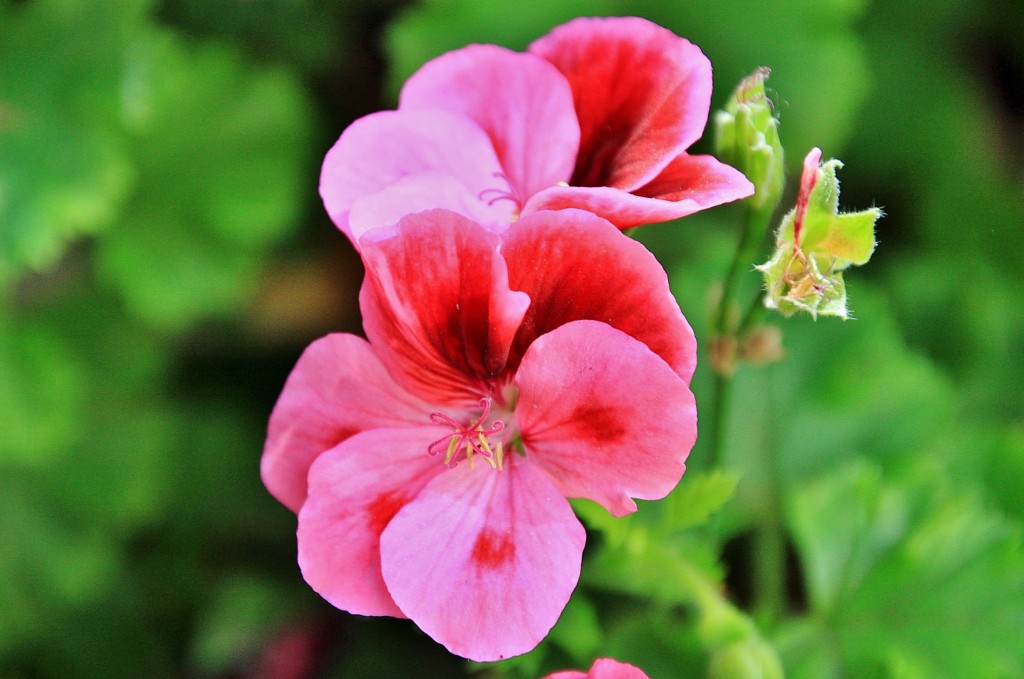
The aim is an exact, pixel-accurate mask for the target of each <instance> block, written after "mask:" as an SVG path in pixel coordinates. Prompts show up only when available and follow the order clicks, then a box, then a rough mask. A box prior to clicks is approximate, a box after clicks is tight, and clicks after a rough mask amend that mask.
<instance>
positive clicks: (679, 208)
mask: <svg viewBox="0 0 1024 679" xmlns="http://www.w3.org/2000/svg"><path fill="white" fill-rule="evenodd" d="M753 193H754V185H753V184H751V183H750V181H749V180H748V179H747V178H746V177H745V176H743V173H742V172H740V171H739V170H737V169H735V168H733V167H730V166H729V165H726V164H725V163H721V162H719V161H717V160H716V159H715V158H713V157H711V156H691V155H687V154H685V153H684V154H681V155H679V156H678V157H677V158H676V159H675V160H673V161H672V162H671V163H669V165H668V167H666V168H665V169H664V170H662V172H661V174H659V175H658V176H657V177H655V178H654V180H652V181H651V182H650V183H648V184H646V185H644V186H641V187H640V188H639V189H636V190H635V191H634V192H633V193H627V192H625V191H620V190H619V189H614V188H610V187H576V186H555V187H552V188H549V189H546V190H544V191H542V192H540V193H538V194H537V195H535V196H533V198H531V199H530V201H529V202H528V203H527V205H526V207H525V208H524V209H523V213H524V214H526V213H530V212H535V211H538V210H562V209H565V208H571V207H576V208H582V209H584V210H588V211H590V212H593V213H595V214H597V215H600V216H601V217H604V218H605V219H607V220H608V221H610V222H611V223H612V224H614V225H615V226H617V227H619V228H620V229H628V228H631V227H634V226H642V225H644V224H654V223H656V222H665V221H669V220H671V219H679V218H680V217H685V216H687V215H690V214H693V213H694V212H699V211H700V210H705V209H707V208H710V207H715V206H716V205H722V204H723V203H729V202H732V201H734V200H739V199H741V198H746V197H747V196H750V195H752V194H753Z"/></svg>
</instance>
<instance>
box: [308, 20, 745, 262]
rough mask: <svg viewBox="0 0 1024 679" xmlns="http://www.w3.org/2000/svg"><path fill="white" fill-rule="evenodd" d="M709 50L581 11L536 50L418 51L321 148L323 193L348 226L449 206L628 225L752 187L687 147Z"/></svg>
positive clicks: (697, 130)
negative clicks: (422, 58) (385, 94)
mask: <svg viewBox="0 0 1024 679" xmlns="http://www.w3.org/2000/svg"><path fill="white" fill-rule="evenodd" d="M710 102H711V63H710V62H709V61H708V59H707V57H705V56H704V54H703V53H702V52H701V51H700V49H699V48H697V47H696V46H695V45H693V44H691V43H690V42H688V41H687V40H684V39H683V38H680V37H678V36H676V35H674V34H673V33H672V32H670V31H668V30H666V29H664V28H662V27H660V26H658V25H656V24H653V23H651V22H649V21H646V20H644V19H639V18H636V17H618V18H606V19H591V18H584V19H576V20H574V21H571V22H569V23H567V24H564V25H562V26H560V27H558V28H556V29H555V30H553V31H552V32H551V33H550V34H549V35H547V36H545V37H543V38H541V39H540V40H538V41H537V42H535V43H534V44H533V45H532V46H531V47H530V50H529V52H527V53H520V52H513V51H511V50H507V49H504V48H501V47H497V46H495V45H471V46H469V47H466V48H464V49H460V50H456V51H454V52H449V53H448V54H445V55H442V56H440V57H438V58H437V59H434V60H432V61H430V62H428V63H427V64H425V65H424V66H423V67H422V68H421V69H420V70H419V71H417V72H416V73H415V74H414V75H413V76H412V77H411V78H410V79H409V81H408V82H407V83H406V84H405V87H404V88H403V89H402V93H401V97H400V101H399V108H398V110H397V111H384V112H379V113H374V114H371V115H368V116H366V117H364V118H361V119H359V120H357V121H356V122H354V123H353V124H352V125H351V126H350V127H349V128H348V129H346V130H345V132H344V133H343V134H342V135H341V138H340V139H339V140H338V142H337V143H336V144H335V145H334V147H333V148H331V150H330V151H329V152H328V154H327V157H326V158H325V160H324V165H323V171H322V174H321V176H320V193H321V196H322V197H323V200H324V204H325V205H326V207H327V211H328V213H329V214H330V215H331V218H332V219H333V220H334V221H335V223H336V224H337V225H338V226H339V227H340V228H341V230H342V231H344V232H345V233H346V234H348V235H349V237H350V238H352V239H353V242H355V241H356V240H358V237H359V236H360V235H361V234H362V233H364V232H365V231H367V230H369V229H370V228H373V227H376V226H379V225H382V224H394V223H395V222H397V221H398V219H399V218H401V216H403V215H404V214H407V213H409V212H414V211H419V210H426V209H430V208H435V207H445V208H449V209H452V210H454V211H456V212H459V213H460V214H463V215H465V216H467V217H470V218H471V219H473V220H475V221H478V222H480V223H481V224H484V225H486V226H488V227H489V228H492V229H494V230H496V231H501V230H504V229H505V228H506V227H507V226H508V224H509V222H511V221H514V220H515V219H518V218H519V217H520V216H522V215H527V214H530V213H533V212H536V211H539V210H550V209H562V208H569V207H577V208H582V209H585V210H589V211H591V212H594V213H596V214H598V215H601V216H603V217H605V218H606V219H608V220H609V221H611V222H612V223H614V224H615V225H616V226H618V227H620V228H628V227H632V226H637V225H640V224H649V223H653V222H661V221H666V220H670V219H676V218H678V217H683V216H686V215H689V214H691V213H693V212H697V211H698V210H703V209H705V208H709V207H713V206H715V205H720V204H722V203H727V202H730V201H734V200H737V199H740V198H745V197H747V196H749V195H751V194H752V193H753V191H754V187H753V185H752V184H751V183H750V182H749V181H747V179H746V178H745V177H744V176H743V175H742V173H740V172H739V171H738V170H736V169H734V168H732V167H729V166H728V165H725V164H723V163H720V162H718V161H717V160H715V159H714V158H712V157H711V156H704V155H690V154H688V153H687V149H688V148H689V147H690V146H691V145H692V144H693V143H694V142H695V141H697V139H699V138H700V136H701V134H702V133H703V130H704V126H705V124H706V122H707V117H708V110H709V107H710Z"/></svg>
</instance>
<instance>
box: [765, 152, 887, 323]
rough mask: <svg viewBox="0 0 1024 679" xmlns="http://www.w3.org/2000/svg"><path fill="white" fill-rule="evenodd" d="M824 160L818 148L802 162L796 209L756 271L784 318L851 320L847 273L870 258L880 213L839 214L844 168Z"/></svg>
mask: <svg viewBox="0 0 1024 679" xmlns="http://www.w3.org/2000/svg"><path fill="white" fill-rule="evenodd" d="M820 160H821V150H820V149H817V148H815V149H811V152H810V153H808V154H807V157H806V158H805V159H804V168H803V174H802V175H801V178H800V192H799V194H798V195H797V201H796V207H795V208H794V209H793V210H790V211H789V213H788V214H786V216H785V217H783V219H782V224H781V226H780V227H779V230H778V233H777V235H776V248H775V253H774V254H773V255H772V258H771V259H770V260H768V261H767V262H765V263H764V264H762V265H760V266H758V267H757V269H758V270H759V271H761V273H762V274H763V275H764V280H765V285H766V286H767V289H768V294H767V295H766V297H765V305H766V306H767V307H768V308H769V309H778V310H779V311H780V312H781V313H782V314H783V315H784V316H791V315H793V314H794V313H796V312H797V311H805V312H807V313H809V314H811V316H813V317H815V318H817V317H818V315H819V314H822V315H825V316H839V317H840V318H848V317H849V311H848V310H847V308H846V284H845V282H844V281H843V271H844V270H845V269H847V268H848V267H849V266H850V265H852V264H856V265H858V266H859V265H861V264H864V263H866V262H867V261H868V260H869V259H870V258H871V254H872V253H873V252H874V251H875V222H877V221H878V219H879V218H880V217H881V216H882V211H881V210H879V209H878V208H870V209H867V210H861V211H860V212H851V213H846V214H840V213H839V180H838V178H837V177H836V170H838V169H839V168H840V167H842V166H843V164H842V163H841V162H840V161H838V160H835V159H833V160H829V161H827V162H825V163H820Z"/></svg>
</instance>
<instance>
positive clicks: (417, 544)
mask: <svg viewBox="0 0 1024 679" xmlns="http://www.w3.org/2000/svg"><path fill="white" fill-rule="evenodd" d="M552 234H556V236H555V237H552ZM360 245H361V253H362V256H363V260H364V262H365V264H366V270H367V275H366V280H365V282H364V284H363V288H362V291H361V293H360V305H361V309H362V312H363V319H364V327H365V330H366V335H367V338H368V340H369V341H366V340H363V339H360V338H358V337H355V336H353V335H343V334H337V335H329V336H327V337H324V338H322V339H320V340H318V341H316V342H314V343H313V344H312V345H310V347H309V348H308V349H307V350H306V351H305V353H303V355H302V357H301V358H300V359H299V361H298V364H297V365H296V366H295V369H294V370H293V372H292V374H291V376H290V377H289V378H288V381H287V383H286V384H285V387H284V390H283V392H282V394H281V397H280V399H279V401H278V403H277V405H276V406H275V408H274V412H273V414H272V415H271V418H270V425H269V433H268V437H267V443H266V447H265V449H264V453H263V459H262V462H261V473H262V477H263V480H264V483H265V484H266V486H267V488H268V489H269V490H270V492H271V493H272V494H273V495H274V496H275V497H276V498H277V499H278V500H280V501H281V502H282V503H284V504H285V505H287V506H288V507H289V508H291V509H292V510H294V511H296V512H298V546H299V565H300V567H301V569H302V573H303V576H304V577H305V579H306V581H307V582H308V583H309V584H310V585H311V586H312V587H313V588H314V589H315V590H316V591H317V592H319V593H320V594H321V595H322V596H323V597H324V598H326V599H327V600H328V601H330V602H331V603H332V604H334V605H335V606H337V607H338V608H341V609H344V610H346V611H349V612H351V613H356V614H361V615H391V616H398V617H409V618H411V619H412V620H413V621H414V622H415V623H416V624H417V625H419V626H420V628H422V629H423V630H424V631H425V632H426V633H427V634H429V635H430V636H431V637H433V638H434V639H435V640H437V641H439V642H440V643H442V644H444V645H445V646H446V647H447V648H448V649H449V650H450V651H451V652H453V653H456V654H458V655H462V656H465V657H468V658H472V659H474V660H481V661H487V660H497V659H500V658H506V657H509V656H513V655H516V654H519V653H524V652H526V651H528V650H530V649H531V648H533V647H534V646H535V645H536V644H537V643H538V642H539V641H540V640H541V639H542V638H543V637H544V636H545V635H546V634H547V632H548V631H549V630H550V628H551V626H552V625H553V624H554V623H555V621H556V620H557V618H558V616H559V614H560V613H561V610H562V608H563V607H564V606H565V603H566V602H567V601H568V598H569V596H570V594H571V593H572V591H573V589H574V588H575V586H576V583H577V580H578V578H579V571H580V562H581V558H582V551H583V543H584V530H583V528H582V526H581V525H580V523H579V522H578V521H577V519H576V517H575V516H574V514H573V512H572V509H571V508H570V506H569V503H568V502H567V501H566V499H565V498H567V497H585V498H590V499H591V500H594V501H596V502H598V503H600V504H602V505H603V506H604V507H605V508H607V509H608V511H609V512H611V513H612V514H614V515H616V516H622V515H625V514H628V513H630V512H633V511H635V510H636V504H635V503H634V501H633V500H632V499H631V498H643V499H657V498H661V497H664V496H665V495H666V494H667V493H668V492H669V491H670V490H671V489H672V488H673V487H674V486H675V485H676V483H677V482H678V481H679V478H680V476H681V475H682V473H683V470H684V468H685V466H684V461H685V459H686V456H687V455H688V453H689V450H690V448H691V447H692V445H693V443H694V440H695V437H696V410H695V406H694V400H693V395H692V394H691V393H690V390H689V386H688V385H689V381H690V377H691V375H692V373H693V370H694V367H695V361H696V353H695V341H694V338H693V333H692V331H691V330H690V327H689V325H688V324H687V323H686V320H685V319H684V318H683V316H682V314H681V313H680V311H679V307H678V305H677V304H676V302H675V300H674V299H673V297H672V295H671V293H670V292H669V288H668V282H667V279H666V277H665V273H664V271H663V270H662V269H661V267H660V266H659V265H658V263H657V261H656V260H655V259H654V257H653V256H652V255H651V254H650V253H649V252H648V251H647V250H646V249H644V248H643V246H641V245H640V244H639V243H636V242H635V241H632V240H630V239H628V238H626V237H624V236H623V235H622V234H620V233H619V232H618V231H617V230H616V229H615V227H614V226H612V225H611V224H609V223H608V222H607V221H605V220H603V219H600V218H599V217H596V216H594V215H593V214H590V213H588V212H584V211H581V210H563V211H557V212H552V211H546V212H538V213H535V214H532V215H529V216H526V217H523V218H522V219H521V220H520V221H519V224H518V225H517V227H516V228H515V229H510V230H508V231H506V232H505V233H504V234H496V233H494V232H492V231H489V230H487V229H485V228H483V227H481V226H480V225H478V224H476V223H473V222H471V221H469V220H468V219H466V218H465V217H462V216H460V215H458V214H456V213H454V212H450V211H447V210H433V211H429V212H425V213H420V214H415V215H409V216H406V217H405V218H403V219H402V220H401V221H400V222H399V223H398V224H397V225H395V226H393V227H390V228H387V229H378V230H375V231H373V232H372V233H369V234H366V235H364V236H363V238H362V240H361V243H360Z"/></svg>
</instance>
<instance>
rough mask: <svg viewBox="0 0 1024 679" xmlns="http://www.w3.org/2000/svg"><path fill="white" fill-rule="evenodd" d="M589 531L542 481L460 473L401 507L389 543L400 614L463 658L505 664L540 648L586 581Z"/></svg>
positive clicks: (388, 578)
mask: <svg viewBox="0 0 1024 679" xmlns="http://www.w3.org/2000/svg"><path fill="white" fill-rule="evenodd" d="M585 539H586V536H585V532H584V530H583V527H582V526H581V525H580V523H579V521H577V519H576V517H575V515H574V514H573V512H572V509H571V508H570V507H569V503H568V502H566V501H565V498H563V497H562V496H561V495H559V494H558V491H557V490H555V488H554V486H553V485H552V484H551V482H550V481H549V480H548V479H547V478H545V476H544V474H543V473H542V472H540V471H539V470H538V469H536V468H535V467H534V465H532V464H530V463H529V462H527V461H520V459H518V458H509V459H508V464H507V466H506V467H505V470H504V471H501V472H499V471H495V470H493V469H491V468H490V467H488V466H487V465H482V464H478V465H476V468H475V469H470V468H469V465H468V464H465V463H463V464H460V465H459V466H458V467H456V468H455V469H453V470H451V471H448V472H446V473H444V474H442V475H441V476H439V477H437V478H435V479H434V480H433V481H431V482H430V484H428V485H427V487H426V488H424V489H423V491H422V492H421V493H420V494H419V495H417V496H416V499H415V500H413V501H412V502H410V503H409V504H407V505H406V506H405V507H403V508H402V509H401V510H400V511H399V512H398V514H397V515H395V518H394V519H393V520H392V521H391V523H390V524H389V525H388V527H387V529H385V531H384V534H383V535H382V536H381V542H380V547H381V563H382V567H383V572H384V581H385V582H386V583H387V586H388V590H389V591H390V592H391V596H393V597H394V600H395V603H397V604H398V607H399V608H401V609H402V611H403V612H404V613H405V614H406V615H408V616H409V617H410V618H411V619H412V620H413V621H414V622H415V623H416V624H417V625H419V627H420V628H421V629H422V630H423V631H424V632H426V633H427V634H428V635H430V636H431V637H432V638H433V639H434V640H435V641H438V642H440V643H441V644H444V646H445V647H446V648H447V649H448V650H449V651H451V652H452V653H455V654H457V655H460V656H463V657H466V658H470V659H473V660H479V661H490V660H500V659H502V658H508V657H511V656H514V655H519V654H520V653H525V652H527V651H529V650H530V649H532V648H533V647H535V646H536V645H537V644H538V643H539V642H540V641H541V639H543V638H544V636H545V635H547V633H548V631H550V629H551V627H552V626H553V625H554V624H555V621H556V620H557V619H558V616H559V615H560V614H561V612H562V609H563V608H564V607H565V604H566V602H567V601H568V600H569V596H570V595H571V594H572V591H573V589H574V588H575V587H576V583H577V581H578V580H579V575H580V562H581V559H582V555H583V544H584V541H585Z"/></svg>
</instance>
